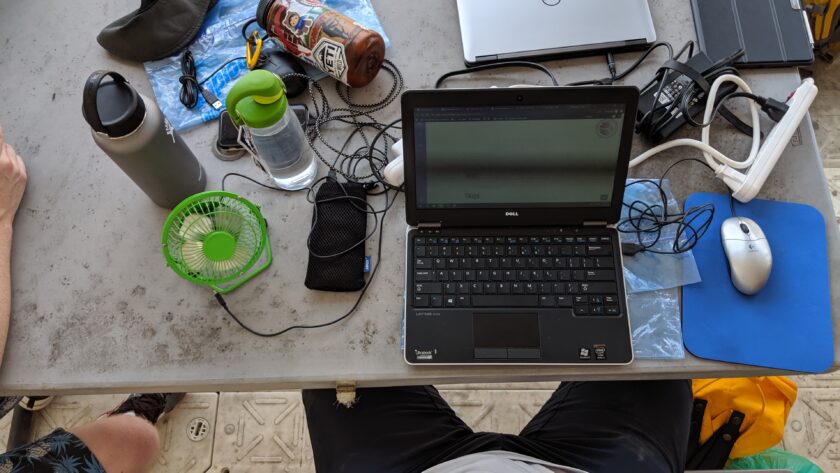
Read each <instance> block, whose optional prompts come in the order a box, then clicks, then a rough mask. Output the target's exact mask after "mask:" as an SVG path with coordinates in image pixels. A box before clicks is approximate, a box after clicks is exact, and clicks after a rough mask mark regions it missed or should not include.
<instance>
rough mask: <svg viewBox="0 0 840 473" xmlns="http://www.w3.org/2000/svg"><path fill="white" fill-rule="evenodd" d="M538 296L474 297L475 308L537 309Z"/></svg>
mask: <svg viewBox="0 0 840 473" xmlns="http://www.w3.org/2000/svg"><path fill="white" fill-rule="evenodd" d="M537 302H538V297H537V296H536V295H521V296H520V295H495V296H488V295H481V296H472V305H473V306H474V307H536V306H537Z"/></svg>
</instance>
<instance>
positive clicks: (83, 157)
mask: <svg viewBox="0 0 840 473" xmlns="http://www.w3.org/2000/svg"><path fill="white" fill-rule="evenodd" d="M374 3H375V6H376V8H377V11H378V13H379V15H380V17H381V19H382V22H383V24H384V27H385V29H386V31H387V33H388V35H389V36H390V39H391V42H392V46H391V49H390V50H389V51H388V57H389V58H390V59H391V60H392V61H393V62H394V63H396V64H397V66H398V67H399V68H400V69H401V70H402V72H403V74H404V76H405V79H406V83H407V86H408V87H410V88H428V87H431V86H432V85H433V83H434V79H435V78H436V77H437V76H438V75H440V74H441V73H443V72H445V71H448V70H452V69H457V68H461V67H463V62H462V51H461V46H460V37H459V29H458V21H457V12H456V9H455V2H452V1H451V0H426V1H423V2H410V1H399V2H396V1H388V0H375V1H374ZM135 7H136V1H134V0H115V1H111V0H93V1H91V2H88V3H87V4H86V6H85V8H79V7H78V6H77V5H76V4H75V3H73V2H58V3H56V2H48V1H47V0H33V1H29V2H0V44H3V45H4V46H3V50H2V53H0V70H2V73H0V104H2V105H0V122H2V123H3V125H4V127H5V130H6V136H7V139H8V140H9V141H10V142H11V143H12V144H14V145H15V147H16V148H17V149H18V150H19V151H20V153H21V154H22V155H23V157H24V159H25V160H26V162H27V165H28V168H29V175H30V181H29V187H28V190H27V193H26V195H25V197H24V200H23V203H22V206H21V210H20V212H19V214H18V218H17V220H16V224H15V242H14V250H13V267H12V274H13V286H14V287H13V317H12V322H11V329H10V336H9V341H8V345H7V348H6V355H5V360H4V363H3V366H2V369H0V392H3V393H28V394H36V393H47V392H52V393H71V392H127V391H161V390H164V391H166V390H176V389H177V390H190V391H198V390H263V389H277V388H289V387H328V386H334V384H335V382H336V381H337V380H351V381H356V382H357V383H358V384H359V385H365V386H384V385H401V384H415V383H456V382H457V383H460V382H496V381H525V380H568V379H630V378H637V379H646V378H676V377H711V376H749V375H754V374H759V373H765V374H766V373H772V372H773V371H772V370H767V369H760V368H755V367H748V366H740V365H733V364H726V363H717V362H711V361H706V360H701V359H698V358H695V357H693V356H691V355H690V354H687V356H686V358H685V359H684V360H681V361H654V360H638V361H636V362H635V363H633V364H631V365H630V366H625V367H513V366H507V367H492V366H482V367H411V366H408V365H406V364H405V362H404V361H403V358H402V354H401V352H400V350H399V334H400V313H401V300H402V292H403V277H402V275H403V260H404V256H403V245H404V234H405V217H404V212H403V207H402V197H400V198H399V199H400V200H399V202H398V203H397V205H396V206H395V210H394V211H393V212H392V213H390V214H389V215H388V217H387V222H386V225H387V226H386V229H385V239H384V251H383V254H384V258H383V261H382V267H381V270H380V273H379V274H378V275H377V277H376V280H375V282H374V283H373V285H372V287H371V289H370V291H369V294H368V295H367V296H366V298H365V300H364V301H363V303H362V305H361V307H360V309H359V311H358V312H357V313H356V314H355V315H353V316H352V317H351V318H349V319H348V320H346V321H345V322H343V323H341V324H340V325H337V326H333V327H330V328H325V329H319V330H308V331H298V332H293V333H289V334H287V335H284V336H282V337H279V338H276V339H260V338H257V337H254V336H252V335H250V334H248V333H246V332H244V331H243V330H241V329H240V328H239V327H237V326H236V325H235V324H234V323H233V322H232V321H231V320H230V319H229V318H228V317H226V316H225V315H224V313H223V312H222V311H221V310H220V308H219V307H218V306H217V305H216V302H215V301H214V299H213V297H212V294H211V292H210V291H209V290H207V289H205V288H201V287H198V286H194V285H192V284H190V283H187V282H185V281H183V280H181V279H180V278H179V277H178V276H177V275H175V273H173V272H172V271H171V270H169V269H168V268H166V266H165V265H164V263H163V258H162V256H161V253H160V247H159V243H158V242H159V234H160V229H161V227H162V224H163V221H164V219H165V217H166V215H167V213H168V212H167V210H165V209H161V208H159V207H156V206H155V205H154V204H152V202H151V201H149V200H148V199H147V198H146V197H145V195H144V194H142V192H141V191H140V190H139V189H138V188H137V187H135V186H134V185H133V184H132V183H131V181H130V180H129V179H128V178H127V177H126V176H125V175H124V174H123V173H122V172H121V171H120V170H119V169H118V168H117V167H116V166H115V165H114V164H113V163H112V162H111V161H110V160H109V159H108V157H107V156H105V155H104V154H103V153H102V152H101V151H100V150H99V149H98V148H97V147H96V145H95V144H94V143H93V140H92V139H91V137H90V136H89V130H88V126H87V125H86V123H85V122H84V120H83V119H82V116H81V107H80V104H81V98H80V96H81V89H82V85H83V83H84V79H85V78H86V77H87V75H88V74H89V73H90V72H91V71H93V70H95V69H101V68H107V69H114V70H118V71H120V72H122V73H124V74H125V75H126V76H127V77H128V79H129V80H130V81H132V82H133V83H134V84H135V85H136V86H137V87H138V88H139V89H140V90H141V91H142V92H143V93H145V94H147V95H151V93H150V87H149V84H148V80H147V79H146V77H145V73H144V72H143V69H142V68H141V67H140V66H139V65H135V64H130V63H125V62H122V61H119V60H116V59H115V58H113V57H110V56H108V55H107V54H106V53H105V52H104V51H103V50H102V49H101V48H100V47H99V46H98V45H97V44H96V41H95V36H96V33H97V32H98V31H99V30H100V29H101V28H102V26H104V25H105V24H106V23H108V22H109V21H111V20H112V19H114V18H116V17H117V16H120V15H122V14H123V13H124V12H128V11H130V10H132V9H133V8H135ZM651 8H652V10H653V15H654V21H655V24H656V27H657V31H658V34H659V38H660V39H662V40H667V41H669V42H671V43H672V44H674V45H675V47H676V46H677V45H681V44H682V43H683V42H684V41H687V40H689V39H693V38H694V32H693V27H692V20H691V14H690V12H689V8H688V4H687V3H686V2H671V1H667V0H651ZM46 12H49V13H46ZM524 30H527V27H522V28H521V29H518V30H515V31H512V32H511V33H510V34H521V33H522V31H524ZM36 31H38V32H39V33H38V34H35V32H36ZM636 57H637V55H636V54H635V53H629V54H621V55H618V60H619V70H621V69H623V68H624V67H626V66H627V65H629V64H630V62H632V61H633V60H634V59H635V58H636ZM663 58H664V56H663V54H662V52H661V51H659V52H657V53H656V54H655V55H654V59H653V60H651V61H650V62H649V63H648V64H647V65H646V66H645V67H643V68H642V69H641V70H640V71H638V72H637V73H635V74H633V75H632V76H630V77H629V78H628V79H627V80H626V82H625V83H628V84H635V85H641V84H642V83H644V82H645V81H646V80H647V79H648V78H649V77H650V75H651V74H652V73H653V71H654V70H655V67H656V66H657V65H658V64H661V62H662V60H663ZM547 65H548V66H549V67H550V68H551V69H552V70H553V71H554V72H555V73H556V74H557V76H558V78H559V80H560V81H562V82H563V83H566V82H570V81H573V80H582V79H588V78H593V77H603V76H605V75H606V74H607V71H606V67H605V64H604V61H603V59H602V58H584V59H574V60H565V61H554V62H550V63H547ZM745 75H746V77H747V78H748V80H749V82H750V83H751V85H753V88H754V89H755V90H756V91H757V92H758V93H764V94H769V95H772V96H775V97H785V96H786V95H787V93H788V92H789V91H790V90H792V89H793V88H794V87H795V86H796V85H797V84H798V82H799V79H798V75H797V73H796V72H795V71H793V70H766V71H756V72H749V73H747V74H745ZM521 82H527V83H536V84H546V80H545V78H544V77H541V75H540V74H539V73H537V72H531V71H518V70H517V71H511V72H505V73H482V74H477V75H476V77H474V78H471V79H453V80H452V82H451V83H450V86H459V85H460V86H465V85H470V86H486V85H493V84H497V85H509V84H513V83H521ZM328 85H329V86H328V87H327V88H328V89H330V90H332V86H331V84H328ZM387 87H390V82H389V80H388V78H387V77H385V76H384V75H383V76H381V77H380V78H379V79H377V81H376V82H375V83H374V85H373V86H371V87H368V88H366V89H364V90H360V91H356V92H355V93H356V95H357V96H358V98H359V99H360V100H363V99H364V98H365V97H368V98H372V97H376V96H379V95H381V94H382V93H383V92H384V90H385V89H386V88H387ZM331 98H332V99H333V100H334V101H335V102H334V103H338V102H337V98H336V97H335V96H334V95H331ZM398 115H399V111H398V108H397V106H396V105H392V106H390V107H389V108H388V109H387V110H385V112H383V113H382V114H380V118H381V119H382V121H390V120H392V119H394V118H396V117H398ZM766 127H769V124H767V123H765V129H767V128H766ZM345 133H346V131H345V130H342V129H341V128H339V127H336V128H335V129H334V131H333V132H331V135H330V136H332V137H333V139H334V140H336V141H338V142H340V141H342V140H343V137H344V136H346V135H345ZM712 135H713V144H714V145H716V146H718V147H720V148H722V149H725V150H729V152H730V153H731V154H730V156H739V155H742V154H745V153H746V152H747V151H748V147H749V139H747V138H745V137H742V136H738V135H736V134H735V133H734V132H733V131H732V129H731V127H728V126H726V125H723V124H717V125H716V128H715V130H713V132H712ZM184 136H185V139H186V140H187V142H188V143H189V144H190V146H191V147H192V149H193V150H194V152H195V153H196V155H197V156H198V157H199V159H200V160H201V161H202V163H203V164H204V166H205V168H206V170H207V172H208V174H209V181H210V182H209V186H208V188H210V189H213V188H219V184H220V179H221V177H222V176H223V174H224V173H225V172H229V171H237V172H243V173H246V174H249V175H252V176H258V172H257V170H256V169H255V168H254V167H253V165H251V164H250V163H249V162H248V161H247V160H244V159H243V160H240V161H237V162H234V163H226V162H221V161H218V160H217V159H216V158H214V157H213V155H212V154H211V152H210V144H211V142H212V141H213V140H214V137H215V126H211V125H206V126H203V127H199V128H197V129H194V130H191V131H188V132H186V133H185V134H184ZM680 136H699V131H698V130H683V131H681V133H680ZM647 146H648V144H646V143H645V141H644V140H643V139H640V138H637V139H636V140H635V145H634V155H635V154H636V153H638V152H639V151H641V150H643V149H645V148H646V147H647ZM688 155H699V153H697V152H695V151H692V150H686V149H682V150H673V151H672V152H670V153H665V154H664V155H663V156H661V157H657V158H654V159H651V160H649V161H648V162H646V163H644V164H643V165H642V166H640V167H639V168H637V169H634V170H633V174H634V175H636V176H646V177H651V176H658V175H660V174H661V172H662V170H663V169H664V167H665V166H667V164H668V163H670V162H672V161H673V160H674V159H677V158H678V157H684V156H688ZM321 172H322V173H323V172H324V170H323V169H322V170H321ZM673 174H674V176H673V179H672V182H673V186H672V187H673V188H674V189H675V191H676V193H677V195H678V197H679V198H680V199H682V198H684V197H685V196H686V195H687V194H689V193H691V192H695V191H698V190H713V191H718V192H720V191H721V187H720V183H719V182H716V181H714V180H712V179H711V178H709V176H708V175H706V174H705V171H704V170H702V169H699V168H697V167H685V168H683V169H682V170H681V172H679V173H677V172H675V173H673ZM231 190H232V191H234V192H238V193H240V194H242V195H244V196H245V197H247V198H248V199H251V200H252V201H253V202H256V203H258V204H260V205H261V206H262V209H263V212H264V213H265V215H266V218H267V219H268V221H269V225H270V240H271V246H272V250H273V252H274V255H275V260H274V263H273V264H272V266H271V267H270V268H269V270H268V271H266V272H265V273H264V274H262V275H260V276H258V277H256V278H255V279H254V280H253V281H251V282H249V283H248V284H246V285H245V286H243V287H242V288H240V289H239V290H237V291H236V292H234V293H232V294H231V295H230V296H228V297H227V300H228V302H229V304H230V305H231V307H232V308H234V309H235V311H236V312H237V313H239V314H241V317H242V318H243V319H244V320H245V321H246V322H247V323H249V324H250V325H252V326H253V327H255V328H257V329H261V330H271V329H276V328H279V327H285V326H287V325H289V324H293V323H300V322H304V323H317V322H322V321H328V320H331V319H332V318H334V317H336V315H338V314H340V313H343V311H345V310H346V309H347V308H349V307H350V305H352V303H353V302H354V300H355V298H356V294H332V293H321V292H314V291H309V290H307V289H306V288H305V287H304V286H303V275H304V273H305V268H306V261H307V257H306V256H307V255H306V251H305V249H304V248H305V247H304V239H305V237H306V233H307V229H308V228H309V222H310V218H311V212H312V208H311V205H309V204H307V203H306V201H305V199H304V196H303V195H302V194H289V193H282V192H271V191H265V190H261V189H259V188H256V187H255V186H252V185H250V184H248V183H245V182H235V183H232V184H231ZM760 197H764V198H771V199H782V200H788V201H794V202H802V203H808V204H811V205H813V206H815V207H816V208H818V209H819V210H820V211H821V212H822V214H823V216H824V217H825V221H826V231H827V234H828V246H829V254H830V258H831V262H830V263H831V268H832V279H831V288H832V301H833V302H834V304H833V305H834V312H833V316H834V319H835V324H834V330H835V337H836V336H837V333H836V332H837V330H838V327H840V324H838V323H837V319H838V317H840V309H838V308H840V303H839V302H840V301H838V299H839V298H840V271H838V268H840V252H838V251H837V249H838V245H840V239H839V238H838V237H840V235H838V231H837V226H836V225H835V224H834V223H833V222H834V212H833V209H832V206H831V201H830V198H829V193H828V189H827V186H826V182H825V177H824V175H823V171H822V168H821V166H820V159H819V155H818V151H817V146H816V142H815V139H814V133H813V129H812V126H811V122H810V119H809V118H806V119H805V121H804V122H803V124H802V125H801V127H800V134H799V139H798V140H797V141H796V143H795V144H794V145H793V146H791V147H790V148H789V149H788V150H787V151H786V153H785V154H784V155H783V157H782V159H781V160H780V162H779V164H778V165H777V167H776V169H775V170H774V171H773V174H772V175H771V176H770V179H769V180H768V181H767V184H766V185H765V187H764V189H763V190H762V192H761V194H760ZM374 203H375V205H381V203H380V202H378V201H374ZM368 249H369V254H374V253H373V250H374V249H375V241H370V242H368ZM835 359H837V357H835Z"/></svg>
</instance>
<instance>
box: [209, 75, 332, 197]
mask: <svg viewBox="0 0 840 473" xmlns="http://www.w3.org/2000/svg"><path fill="white" fill-rule="evenodd" d="M226 105H227V110H228V113H229V114H230V117H231V119H233V121H234V123H236V124H237V125H239V126H243V125H244V126H247V127H248V129H249V130H250V131H251V137H252V140H253V142H254V147H255V148H256V150H257V154H258V155H259V159H260V161H261V162H262V164H263V166H264V167H265V169H266V170H267V171H268V173H269V174H271V177H272V178H273V179H274V183H275V184H276V185H277V187H279V188H281V189H285V190H290V191H292V190H298V189H303V188H306V187H308V186H309V185H310V184H312V182H313V181H314V180H315V175H316V174H317V172H318V165H317V162H316V161H315V159H314V156H313V154H312V149H311V148H310V147H309V142H308V141H307V140H306V137H305V136H304V135H303V129H302V127H301V126H300V122H299V121H298V119H297V116H296V115H295V113H294V112H293V111H292V110H290V109H289V101H288V99H287V98H286V87H285V85H284V84H283V81H282V80H281V79H280V78H279V77H277V76H276V75H275V74H274V73H272V72H269V71H265V70H256V71H251V72H249V73H248V74H246V75H245V76H244V77H242V78H241V79H239V80H238V81H237V82H236V84H234V86H233V88H232V89H231V90H230V93H228V96H227V99H226Z"/></svg>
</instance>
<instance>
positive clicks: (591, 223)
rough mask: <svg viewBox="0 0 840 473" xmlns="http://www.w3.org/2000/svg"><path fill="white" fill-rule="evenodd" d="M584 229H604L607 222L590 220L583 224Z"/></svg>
mask: <svg viewBox="0 0 840 473" xmlns="http://www.w3.org/2000/svg"><path fill="white" fill-rule="evenodd" d="M583 226H584V227H606V226H607V221H606V220H590V221H587V222H583Z"/></svg>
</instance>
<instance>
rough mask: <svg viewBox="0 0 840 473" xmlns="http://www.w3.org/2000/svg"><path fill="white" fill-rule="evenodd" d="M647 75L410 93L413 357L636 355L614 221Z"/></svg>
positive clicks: (621, 359) (549, 360) (408, 338)
mask: <svg viewBox="0 0 840 473" xmlns="http://www.w3.org/2000/svg"><path fill="white" fill-rule="evenodd" d="M638 100H639V92H638V89H636V88H635V87H619V86H611V87H534V88H507V89H502V88H500V89H480V90H479V89H446V90H413V91H407V92H406V93H404V94H403V96H402V117H403V150H404V159H405V192H406V220H407V221H408V224H409V226H408V231H407V234H406V246H407V248H406V254H407V259H406V275H405V277H406V297H405V299H406V301H405V327H404V330H405V359H406V361H407V362H408V363H410V364H508V363H520V364H627V363H630V362H631V361H632V360H633V347H632V343H631V338H630V325H629V319H628V313H627V302H626V298H625V292H624V279H623V274H622V262H621V247H620V242H619V238H618V233H617V231H616V229H615V227H614V224H615V223H616V222H617V221H618V219H619V216H620V213H621V205H622V199H623V196H624V183H625V179H626V177H627V169H628V161H629V157H630V148H631V144H632V139H633V138H632V137H633V120H634V117H635V114H636V103H637V102H638Z"/></svg>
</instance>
